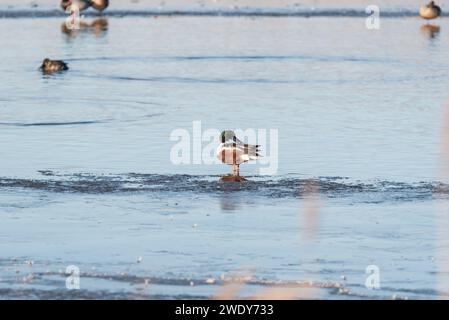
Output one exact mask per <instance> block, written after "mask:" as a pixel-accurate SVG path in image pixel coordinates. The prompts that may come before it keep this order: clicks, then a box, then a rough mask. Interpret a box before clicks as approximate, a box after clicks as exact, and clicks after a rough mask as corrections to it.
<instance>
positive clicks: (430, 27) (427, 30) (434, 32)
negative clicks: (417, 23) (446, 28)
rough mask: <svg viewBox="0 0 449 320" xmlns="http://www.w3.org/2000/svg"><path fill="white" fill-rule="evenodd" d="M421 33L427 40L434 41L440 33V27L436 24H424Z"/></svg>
mask: <svg viewBox="0 0 449 320" xmlns="http://www.w3.org/2000/svg"><path fill="white" fill-rule="evenodd" d="M421 33H422V34H423V35H424V36H425V37H426V38H428V39H435V38H436V37H437V36H438V34H439V33H440V26H439V25H436V24H424V25H422V26H421Z"/></svg>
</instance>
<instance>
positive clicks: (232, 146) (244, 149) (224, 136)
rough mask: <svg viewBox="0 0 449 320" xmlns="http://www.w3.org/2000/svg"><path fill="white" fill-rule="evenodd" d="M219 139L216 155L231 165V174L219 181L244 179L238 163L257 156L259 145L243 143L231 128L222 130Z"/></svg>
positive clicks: (254, 158)
mask: <svg viewBox="0 0 449 320" xmlns="http://www.w3.org/2000/svg"><path fill="white" fill-rule="evenodd" d="M220 140H221V143H220V145H219V146H218V148H217V157H218V159H220V161H221V162H222V163H224V164H227V165H232V174H231V175H230V176H226V177H223V178H222V179H221V181H229V182H241V181H245V180H246V179H245V178H244V177H241V176H240V165H241V164H242V163H245V162H248V161H251V160H257V159H258V158H259V145H252V144H246V143H243V142H242V141H240V140H239V138H237V136H236V135H235V133H234V131H232V130H225V131H223V132H222V133H221V135H220Z"/></svg>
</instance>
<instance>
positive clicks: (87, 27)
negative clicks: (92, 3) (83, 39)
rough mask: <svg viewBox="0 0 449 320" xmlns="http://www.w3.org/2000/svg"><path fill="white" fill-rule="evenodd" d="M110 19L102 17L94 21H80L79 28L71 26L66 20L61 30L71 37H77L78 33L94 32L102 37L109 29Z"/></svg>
mask: <svg viewBox="0 0 449 320" xmlns="http://www.w3.org/2000/svg"><path fill="white" fill-rule="evenodd" d="M108 27H109V23H108V19H106V18H104V17H101V18H97V19H95V20H93V21H92V22H90V23H89V22H86V21H80V23H79V29H73V28H69V27H68V26H67V23H66V22H64V23H63V24H62V25H61V32H62V33H64V34H66V35H67V36H69V37H75V36H76V35H77V34H85V33H92V34H94V35H95V36H96V37H100V36H102V35H104V34H105V33H106V31H107V30H108Z"/></svg>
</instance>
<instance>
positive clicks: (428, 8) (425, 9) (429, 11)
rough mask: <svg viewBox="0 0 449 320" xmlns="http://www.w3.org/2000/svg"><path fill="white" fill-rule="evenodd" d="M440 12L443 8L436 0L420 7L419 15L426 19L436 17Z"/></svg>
mask: <svg viewBox="0 0 449 320" xmlns="http://www.w3.org/2000/svg"><path fill="white" fill-rule="evenodd" d="M440 14H441V8H440V7H439V6H437V5H436V4H435V1H430V2H429V4H427V5H425V6H421V8H419V15H420V16H421V18H424V19H426V20H431V19H435V18H437V17H438V16H439V15H440Z"/></svg>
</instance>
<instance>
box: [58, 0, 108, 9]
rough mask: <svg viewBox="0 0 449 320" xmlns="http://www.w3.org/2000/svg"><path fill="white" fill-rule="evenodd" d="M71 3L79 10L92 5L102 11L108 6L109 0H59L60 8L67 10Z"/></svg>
mask: <svg viewBox="0 0 449 320" xmlns="http://www.w3.org/2000/svg"><path fill="white" fill-rule="evenodd" d="M72 4H74V5H77V6H78V8H79V11H83V10H86V9H87V8H89V7H92V8H94V9H96V10H99V11H103V10H104V9H106V8H107V7H108V6H109V0H61V8H62V9H64V11H66V10H67V8H69V7H70V6H71V5H72Z"/></svg>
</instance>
